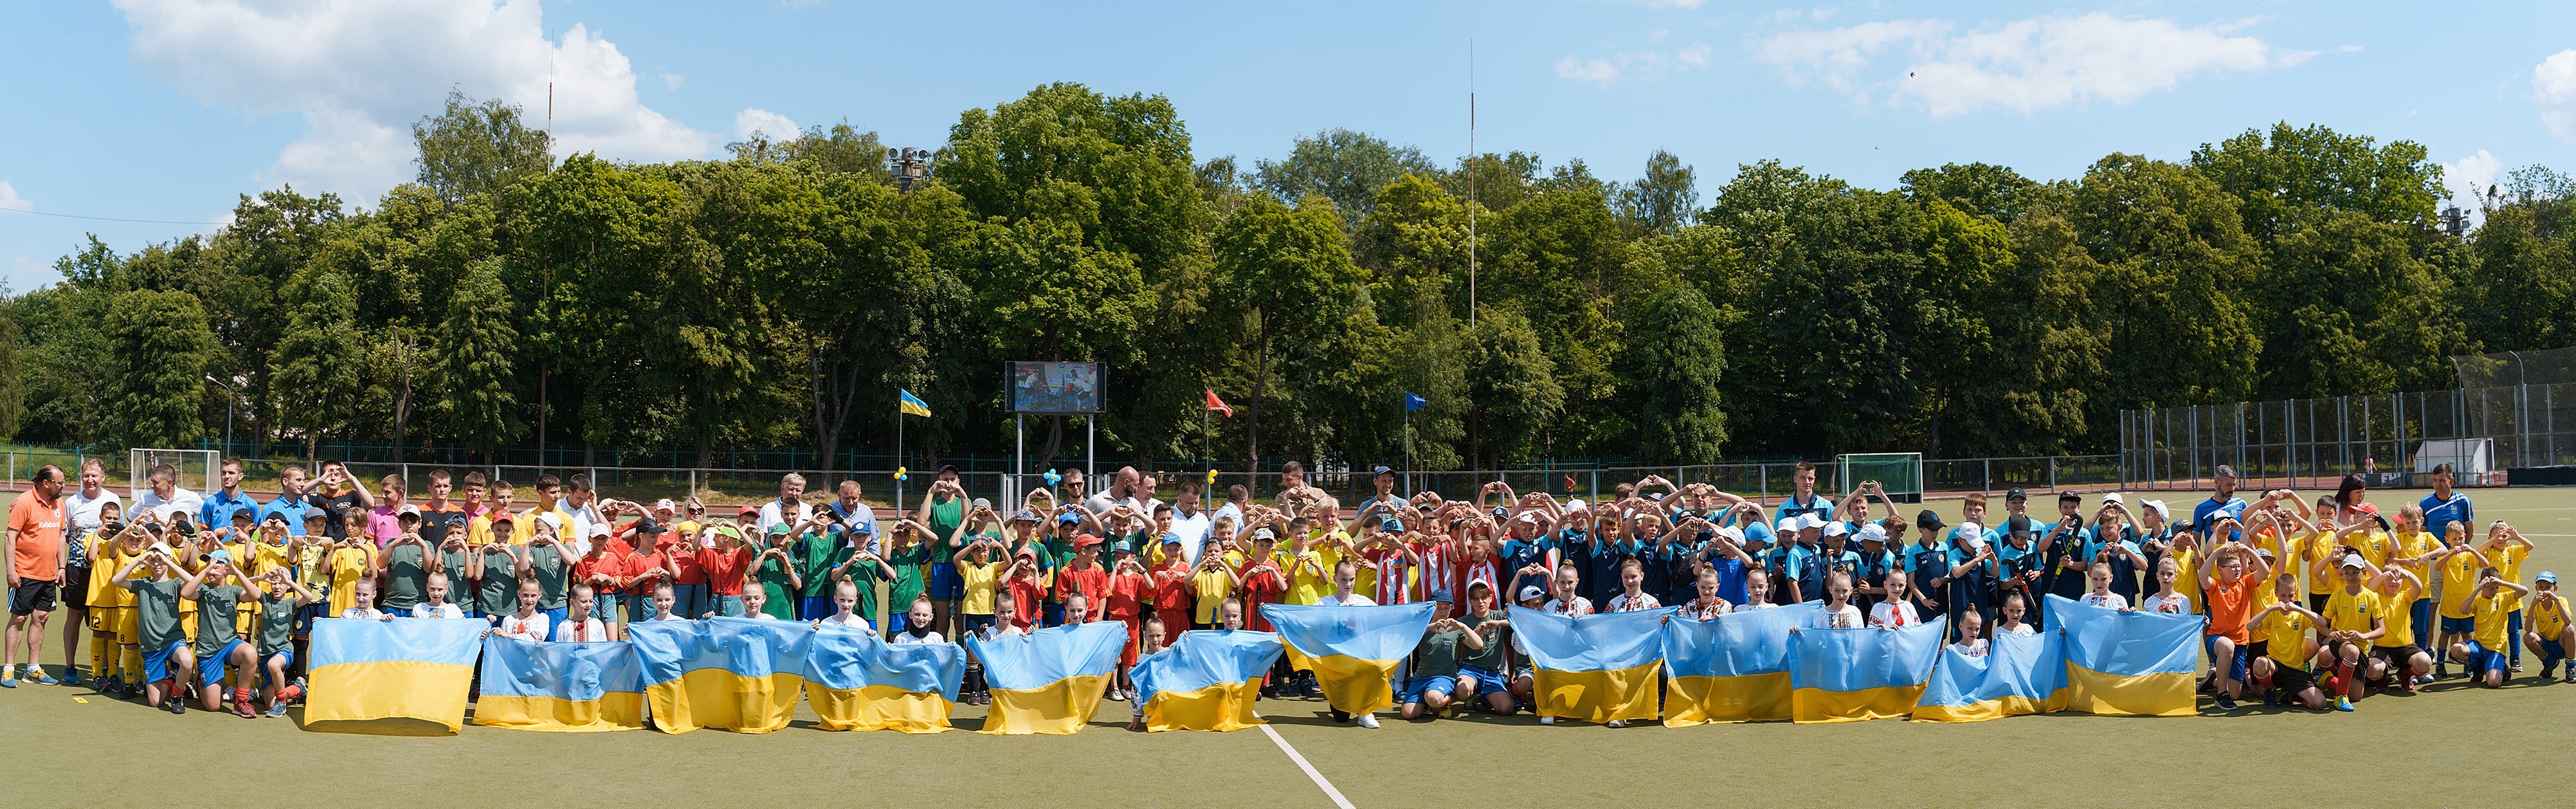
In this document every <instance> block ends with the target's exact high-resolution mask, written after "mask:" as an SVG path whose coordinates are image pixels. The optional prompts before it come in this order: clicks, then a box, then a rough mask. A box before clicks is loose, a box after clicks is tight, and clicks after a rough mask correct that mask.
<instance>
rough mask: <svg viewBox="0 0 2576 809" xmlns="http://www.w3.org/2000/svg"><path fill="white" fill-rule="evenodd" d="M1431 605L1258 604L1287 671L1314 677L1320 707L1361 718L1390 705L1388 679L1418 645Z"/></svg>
mask: <svg viewBox="0 0 2576 809" xmlns="http://www.w3.org/2000/svg"><path fill="white" fill-rule="evenodd" d="M1435 604H1436V602H1431V601H1418V602H1414V603H1411V604H1388V605H1383V606H1376V607H1343V606H1334V605H1322V604H1318V605H1308V606H1302V607H1300V606H1292V605H1288V604H1263V605H1261V616H1262V617H1264V618H1268V619H1270V624H1271V626H1273V627H1276V628H1277V629H1278V630H1279V641H1280V643H1281V644H1282V645H1283V648H1282V653H1284V654H1286V655H1287V656H1288V665H1290V666H1293V667H1296V668H1298V669H1300V670H1304V671H1312V672H1314V673H1315V684H1316V686H1317V687H1319V688H1321V689H1322V690H1323V692H1324V703H1325V704H1327V705H1331V706H1333V709H1334V710H1338V711H1342V712H1345V713H1353V714H1363V713H1369V712H1371V711H1376V710H1379V709H1381V708H1385V707H1387V706H1389V705H1394V704H1395V688H1394V687H1393V686H1392V684H1391V683H1390V682H1389V680H1388V678H1390V677H1393V676H1395V667H1396V666H1397V665H1398V664H1401V663H1403V662H1404V659H1405V658H1406V657H1409V656H1411V655H1412V654H1413V649H1414V647H1416V646H1420V645H1422V635H1423V633H1424V632H1425V631H1428V630H1429V629H1430V628H1431V611H1432V609H1434V606H1435Z"/></svg>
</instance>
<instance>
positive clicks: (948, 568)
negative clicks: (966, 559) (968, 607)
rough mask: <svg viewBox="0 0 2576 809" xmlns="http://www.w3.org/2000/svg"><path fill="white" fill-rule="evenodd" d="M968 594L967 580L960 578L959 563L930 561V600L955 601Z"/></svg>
mask: <svg viewBox="0 0 2576 809" xmlns="http://www.w3.org/2000/svg"><path fill="white" fill-rule="evenodd" d="M965 596H966V580H965V579H962V578H958V576H957V563H955V562H932V563H930V600H932V601H955V600H957V599H960V598H964V597H965Z"/></svg>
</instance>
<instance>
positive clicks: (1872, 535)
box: [1857, 523, 1887, 543]
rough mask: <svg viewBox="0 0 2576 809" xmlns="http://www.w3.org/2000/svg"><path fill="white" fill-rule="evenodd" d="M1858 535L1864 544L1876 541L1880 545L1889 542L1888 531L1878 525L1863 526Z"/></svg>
mask: <svg viewBox="0 0 2576 809" xmlns="http://www.w3.org/2000/svg"><path fill="white" fill-rule="evenodd" d="M1857 533H1858V534H1859V535H1860V541H1862V542H1869V541H1872V540H1876V541H1878V542H1880V543H1885V542H1886V541H1887V529H1886V528H1884V527H1881V526H1880V525H1879V524H1878V523H1870V524H1868V525H1863V526H1861V527H1860V531H1858V532H1857Z"/></svg>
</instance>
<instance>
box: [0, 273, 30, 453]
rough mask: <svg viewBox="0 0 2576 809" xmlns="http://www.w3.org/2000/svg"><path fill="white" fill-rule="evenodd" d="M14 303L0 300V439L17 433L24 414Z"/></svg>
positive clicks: (24, 390) (22, 365)
mask: <svg viewBox="0 0 2576 809" xmlns="http://www.w3.org/2000/svg"><path fill="white" fill-rule="evenodd" d="M18 336H19V332H18V317H17V307H16V306H15V305H13V304H11V303H9V302H7V301H0V441H6V440H9V439H10V438H13V437H15V436H17V435H18V425H19V424H20V422H21V421H23V420H24V419H25V418H26V415H27V381H26V378H25V376H24V375H23V373H24V368H25V366H26V363H25V362H23V361H22V360H21V359H20V357H21V353H22V352H23V351H24V349H22V348H20V347H19V345H18Z"/></svg>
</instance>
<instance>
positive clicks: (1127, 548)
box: [1109, 539, 1136, 554]
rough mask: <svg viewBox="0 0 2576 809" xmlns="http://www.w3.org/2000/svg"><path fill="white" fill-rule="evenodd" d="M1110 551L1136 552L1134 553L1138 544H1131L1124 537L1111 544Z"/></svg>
mask: <svg viewBox="0 0 2576 809" xmlns="http://www.w3.org/2000/svg"><path fill="white" fill-rule="evenodd" d="M1109 552H1110V553H1124V554H1134V553H1135V552H1136V546H1135V545H1132V544H1129V543H1128V541H1127V540H1124V539H1122V540H1118V542H1117V543H1116V544H1113V545H1110V546H1109Z"/></svg>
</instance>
